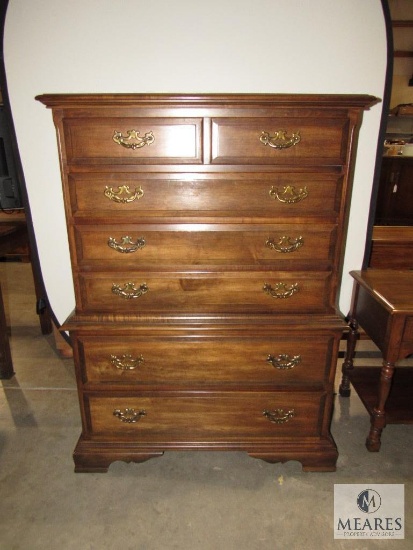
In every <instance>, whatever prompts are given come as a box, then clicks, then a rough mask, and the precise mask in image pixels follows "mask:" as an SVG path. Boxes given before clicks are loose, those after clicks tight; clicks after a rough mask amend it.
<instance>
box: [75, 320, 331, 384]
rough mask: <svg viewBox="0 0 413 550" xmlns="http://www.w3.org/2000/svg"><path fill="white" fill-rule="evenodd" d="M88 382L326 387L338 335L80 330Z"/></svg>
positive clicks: (84, 368)
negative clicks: (209, 335) (141, 334)
mask: <svg viewBox="0 0 413 550" xmlns="http://www.w3.org/2000/svg"><path fill="white" fill-rule="evenodd" d="M76 346H77V348H78V354H79V358H80V361H81V365H82V370H83V372H84V377H85V382H87V383H91V384H108V383H112V384H121V385H128V384H129V385H131V384H132V385H139V384H142V385H145V384H146V385H147V384H153V385H160V386H168V385H170V384H178V385H190V386H191V385H194V384H196V386H197V387H199V386H200V385H208V386H211V385H221V384H225V385H227V386H228V385H232V386H237V387H239V386H240V385H251V384H256V385H267V384H268V385H270V386H271V387H274V386H290V385H292V386H298V385H307V386H312V387H322V386H323V384H324V383H325V381H326V377H327V376H328V372H329V368H330V363H331V358H332V353H333V351H332V350H333V349H334V338H332V337H331V336H327V335H323V336H322V337H320V336H319V337H318V339H317V336H314V337H313V338H311V337H308V335H306V334H304V330H303V334H302V338H301V339H300V338H299V337H297V340H293V339H291V338H288V336H286V335H285V334H284V335H281V336H280V335H279V334H277V333H276V332H275V333H274V336H273V338H271V339H270V338H268V337H267V338H266V339H265V338H258V337H255V338H253V337H252V336H251V337H250V338H245V337H244V338H240V337H232V338H228V337H227V338H223V337H220V338H206V337H202V338H200V337H195V336H191V337H187V338H165V337H163V338H162V337H153V336H147V337H137V336H125V335H124V334H106V337H105V338H99V337H92V336H78V337H77V338H76Z"/></svg>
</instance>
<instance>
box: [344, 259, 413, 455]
mask: <svg viewBox="0 0 413 550" xmlns="http://www.w3.org/2000/svg"><path fill="white" fill-rule="evenodd" d="M351 275H352V276H353V277H354V291H353V300H352V306H351V312H350V327H351V332H350V335H349V337H348V340H347V352H346V357H345V360H344V363H343V371H342V372H343V378H342V382H341V385H340V395H341V396H343V397H348V396H349V395H350V383H351V384H352V385H353V386H354V388H355V389H356V391H357V393H358V395H359V396H360V399H361V400H362V401H363V403H364V405H365V407H366V409H367V411H368V412H369V414H370V415H371V429H370V433H369V435H368V437H367V440H366V446H367V449H368V450H369V451H379V450H380V446H381V433H382V431H383V428H384V427H385V426H386V424H392V423H412V422H413V404H412V395H413V368H410V367H403V368H400V369H397V372H396V373H395V366H396V363H397V361H399V360H400V359H404V358H405V357H406V356H407V355H410V354H411V353H413V271H410V270H408V271H405V270H395V269H388V270H385V269H368V270H364V271H352V272H351ZM359 325H360V326H361V327H362V328H363V329H364V331H365V332H366V334H367V335H368V336H369V337H370V338H371V339H372V340H373V342H374V343H375V344H376V346H377V347H378V348H379V349H380V351H381V353H382V355H383V366H382V368H381V369H380V368H374V367H354V364H353V356H354V351H355V346H356V341H357V335H358V327H359Z"/></svg>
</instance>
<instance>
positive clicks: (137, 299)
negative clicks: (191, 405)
mask: <svg viewBox="0 0 413 550" xmlns="http://www.w3.org/2000/svg"><path fill="white" fill-rule="evenodd" d="M330 277H331V273H329V272H321V273H320V272H313V273H307V272H301V271H299V272H271V271H268V272H267V271H264V272H256V271H253V272H248V271H239V272H237V271H234V272H222V273H202V272H201V273H168V272H166V273H161V272H160V273H152V272H134V273H125V272H124V273H114V274H112V275H108V273H80V274H79V275H78V283H79V285H78V287H79V290H78V293H79V294H78V296H77V301H76V303H77V310H78V312H81V311H112V312H130V313H133V314H137V313H149V312H153V313H155V312H163V313H165V312H168V313H178V312H181V313H193V312H196V313H249V312H256V313H290V312H295V313H301V312H302V313H316V312H318V313H326V312H328V311H332V310H333V308H332V307H329V295H330V292H329V284H330Z"/></svg>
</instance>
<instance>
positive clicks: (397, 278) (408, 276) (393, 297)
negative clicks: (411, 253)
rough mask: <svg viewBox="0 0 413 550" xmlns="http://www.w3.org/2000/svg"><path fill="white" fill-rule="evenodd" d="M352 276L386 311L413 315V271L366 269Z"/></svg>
mask: <svg viewBox="0 0 413 550" xmlns="http://www.w3.org/2000/svg"><path fill="white" fill-rule="evenodd" d="M350 275H351V276H352V277H353V278H354V279H355V280H356V281H357V282H358V283H359V284H360V285H361V286H362V287H364V288H365V289H366V290H367V291H368V292H370V293H371V294H372V295H374V297H375V298H376V299H377V300H378V301H379V302H381V303H382V304H383V305H384V306H385V307H386V309H388V310H390V311H393V312H400V313H413V270H398V269H365V270H361V271H351V272H350Z"/></svg>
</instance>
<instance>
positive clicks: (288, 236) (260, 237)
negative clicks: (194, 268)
mask: <svg viewBox="0 0 413 550" xmlns="http://www.w3.org/2000/svg"><path fill="white" fill-rule="evenodd" d="M73 233H74V242H75V246H76V257H77V263H78V265H88V266H93V265H94V264H97V265H99V264H100V265H105V269H109V268H112V269H116V270H122V269H125V268H137V267H138V266H140V265H156V266H159V265H162V266H167V265H170V266H174V265H179V266H181V267H182V266H185V265H218V266H219V265H259V264H266V265H276V266H279V267H280V269H282V267H281V266H282V264H285V263H286V262H288V263H291V262H292V263H293V264H294V263H297V262H299V263H301V265H302V269H304V268H308V269H312V270H321V269H323V266H324V269H331V262H332V259H333V257H334V245H335V241H336V226H334V225H327V224H324V225H321V224H319V225H316V224H268V225H255V224H250V225H248V226H246V225H245V224H226V225H224V224H164V225H151V224H141V225H117V226H114V225H107V226H90V225H80V224H79V225H78V226H77V227H75V228H74V229H73Z"/></svg>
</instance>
